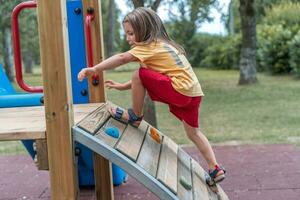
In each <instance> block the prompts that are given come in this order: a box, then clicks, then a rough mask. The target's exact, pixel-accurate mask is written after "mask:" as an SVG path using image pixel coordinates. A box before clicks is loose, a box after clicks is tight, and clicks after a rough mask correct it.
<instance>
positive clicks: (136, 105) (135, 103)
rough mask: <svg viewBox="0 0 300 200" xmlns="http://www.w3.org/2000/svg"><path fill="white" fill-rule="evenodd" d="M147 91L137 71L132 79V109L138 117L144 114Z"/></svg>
mask: <svg viewBox="0 0 300 200" xmlns="http://www.w3.org/2000/svg"><path fill="white" fill-rule="evenodd" d="M145 93H146V90H145V88H144V86H143V84H142V82H141V79H140V76H139V71H135V72H134V73H133V75H132V79H131V98H132V109H133V112H134V113H135V114H136V115H137V116H141V115H142V114H143V106H144V98H145Z"/></svg>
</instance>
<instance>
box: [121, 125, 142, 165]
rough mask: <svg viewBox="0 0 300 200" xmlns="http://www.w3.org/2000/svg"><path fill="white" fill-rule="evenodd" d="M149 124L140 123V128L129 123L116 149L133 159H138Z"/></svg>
mask: <svg viewBox="0 0 300 200" xmlns="http://www.w3.org/2000/svg"><path fill="white" fill-rule="evenodd" d="M147 128H148V126H147V125H146V124H140V126H139V128H135V127H133V126H131V125H128V126H127V128H126V129H125V131H124V133H123V135H122V137H121V139H120V140H119V142H118V143H117V145H116V149H117V150H118V151H120V152H122V153H123V154H125V155H126V156H128V157H129V158H130V159H132V160H133V161H136V159H137V157H138V154H139V152H140V149H141V146H142V144H143V141H144V137H145V134H146V131H147Z"/></svg>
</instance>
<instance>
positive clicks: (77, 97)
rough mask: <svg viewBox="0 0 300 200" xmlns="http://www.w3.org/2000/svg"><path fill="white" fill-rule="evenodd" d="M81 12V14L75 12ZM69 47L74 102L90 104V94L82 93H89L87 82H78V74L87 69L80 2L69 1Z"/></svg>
mask: <svg viewBox="0 0 300 200" xmlns="http://www.w3.org/2000/svg"><path fill="white" fill-rule="evenodd" d="M77 10H80V11H81V12H80V13H78V14H77V13H76V12H75V11H77ZM67 15H68V31H69V47H70V62H71V77H72V92H73V102H74V104H77V103H88V102H89V99H88V93H87V92H86V94H85V96H84V95H82V94H81V93H82V91H83V90H84V91H88V83H87V80H84V81H83V82H79V81H78V80H77V74H78V72H79V71H80V70H81V69H82V68H85V67H86V54H85V38H84V27H83V16H82V3H81V1H79V0H68V1H67Z"/></svg>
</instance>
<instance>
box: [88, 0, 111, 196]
mask: <svg viewBox="0 0 300 200" xmlns="http://www.w3.org/2000/svg"><path fill="white" fill-rule="evenodd" d="M82 4H83V15H84V16H86V14H87V9H88V8H92V9H93V10H94V15H95V17H94V20H93V22H92V25H91V36H92V39H91V40H92V43H93V45H92V50H93V62H94V63H93V64H94V65H95V64H97V63H99V62H101V61H102V60H103V57H104V51H103V49H104V48H103V33H102V15H101V0H85V1H82ZM85 34H86V31H85ZM88 85H89V99H90V102H92V103H96V102H105V90H104V74H103V73H101V74H99V85H97V86H94V85H93V84H92V80H89V81H88ZM94 174H95V190H96V198H97V199H101V200H112V199H114V196H113V183H112V169H111V163H110V162H109V161H108V160H106V159H105V158H103V157H101V156H100V155H98V154H96V153H94Z"/></svg>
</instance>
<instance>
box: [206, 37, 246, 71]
mask: <svg viewBox="0 0 300 200" xmlns="http://www.w3.org/2000/svg"><path fill="white" fill-rule="evenodd" d="M240 49H241V35H240V34H235V35H234V36H230V37H221V38H219V39H218V40H215V42H214V43H213V44H211V46H209V47H208V48H206V49H205V51H204V55H203V56H204V57H205V58H204V59H203V60H202V61H201V63H200V66H201V67H207V68H214V69H238V66H239V57H240Z"/></svg>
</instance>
